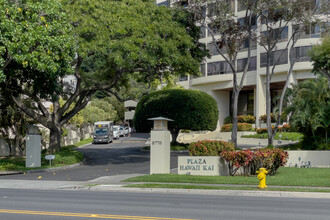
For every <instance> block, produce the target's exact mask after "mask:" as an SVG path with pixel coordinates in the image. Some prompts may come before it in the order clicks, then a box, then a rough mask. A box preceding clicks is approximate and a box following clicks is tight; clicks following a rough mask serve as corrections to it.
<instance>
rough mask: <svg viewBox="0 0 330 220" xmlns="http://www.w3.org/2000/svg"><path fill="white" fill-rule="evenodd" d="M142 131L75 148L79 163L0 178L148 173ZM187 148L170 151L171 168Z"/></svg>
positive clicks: (65, 178) (85, 178) (66, 178)
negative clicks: (77, 151) (79, 157)
mask: <svg viewBox="0 0 330 220" xmlns="http://www.w3.org/2000/svg"><path fill="white" fill-rule="evenodd" d="M145 138H146V136H145V135H140V136H133V137H122V138H120V139H119V140H115V141H114V143H110V144H90V145H87V146H84V147H82V148H80V149H78V150H79V151H80V152H82V153H83V154H84V155H85V158H86V160H85V162H84V164H83V165H81V166H77V167H73V168H67V169H58V170H56V171H54V172H49V171H46V172H42V171H40V172H37V173H26V174H19V175H6V176H0V181H1V179H17V180H37V179H39V177H42V178H41V179H40V180H41V181H47V180H51V181H55V180H56V181H89V180H94V179H96V178H99V177H103V176H114V175H120V174H134V173H138V174H149V169H150V152H149V151H142V147H144V146H145V145H144V144H145V140H146V139H145ZM178 155H187V152H183V153H182V152H172V153H171V169H173V168H177V162H178V161H177V156H178Z"/></svg>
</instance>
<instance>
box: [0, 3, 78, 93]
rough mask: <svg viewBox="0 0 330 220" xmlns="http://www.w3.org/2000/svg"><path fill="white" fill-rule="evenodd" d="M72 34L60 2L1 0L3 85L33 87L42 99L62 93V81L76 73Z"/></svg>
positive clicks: (0, 38) (0, 55) (0, 73)
mask: <svg viewBox="0 0 330 220" xmlns="http://www.w3.org/2000/svg"><path fill="white" fill-rule="evenodd" d="M71 30H72V28H71V26H70V25H69V23H68V22H67V17H66V14H65V13H64V11H63V10H62V8H61V4H60V3H59V2H58V1H57V0H44V1H34V0H17V1H12V0H0V82H3V81H4V80H6V86H7V87H9V88H10V87H11V89H17V88H18V85H19V84H25V87H27V85H28V86H31V87H32V91H33V94H38V95H39V94H40V95H41V96H47V95H50V96H53V95H54V92H56V93H58V92H59V90H60V89H61V88H59V87H58V84H57V82H58V78H59V77H63V76H64V75H65V74H68V73H70V72H72V69H71V66H70V62H71V61H72V58H73V56H74V41H73V36H72V34H71ZM18 79H19V80H18ZM18 81H19V82H18Z"/></svg>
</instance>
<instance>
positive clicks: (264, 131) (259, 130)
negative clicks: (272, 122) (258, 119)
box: [256, 128, 268, 134]
mask: <svg viewBox="0 0 330 220" xmlns="http://www.w3.org/2000/svg"><path fill="white" fill-rule="evenodd" d="M256 132H257V134H266V133H268V131H267V128H258V129H256Z"/></svg>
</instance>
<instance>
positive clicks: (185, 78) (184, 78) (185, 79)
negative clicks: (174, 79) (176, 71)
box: [179, 75, 188, 82]
mask: <svg viewBox="0 0 330 220" xmlns="http://www.w3.org/2000/svg"><path fill="white" fill-rule="evenodd" d="M187 80H188V76H187V75H180V76H179V81H180V82H182V81H187Z"/></svg>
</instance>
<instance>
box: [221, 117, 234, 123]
mask: <svg viewBox="0 0 330 220" xmlns="http://www.w3.org/2000/svg"><path fill="white" fill-rule="evenodd" d="M223 123H224V124H231V123H233V117H231V116H228V117H226V118H225V119H224V120H223Z"/></svg>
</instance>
